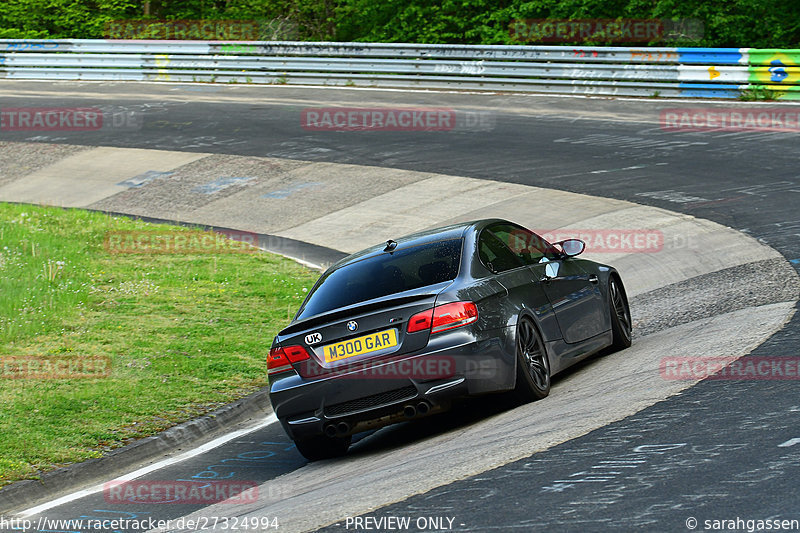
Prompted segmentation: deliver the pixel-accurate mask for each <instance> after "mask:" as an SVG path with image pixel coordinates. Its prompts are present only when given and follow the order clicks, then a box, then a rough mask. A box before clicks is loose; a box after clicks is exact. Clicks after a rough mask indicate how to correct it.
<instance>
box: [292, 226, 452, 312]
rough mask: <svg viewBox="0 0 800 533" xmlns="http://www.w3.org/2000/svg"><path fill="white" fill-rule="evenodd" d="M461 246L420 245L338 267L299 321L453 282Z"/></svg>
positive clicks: (312, 297) (449, 243)
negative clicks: (409, 291) (354, 305)
mask: <svg viewBox="0 0 800 533" xmlns="http://www.w3.org/2000/svg"><path fill="white" fill-rule="evenodd" d="M461 245H462V240H461V239H454V240H447V241H437V242H431V243H426V244H420V245H418V246H412V247H409V248H400V249H398V250H397V251H395V252H394V253H391V254H390V253H382V254H380V255H376V256H373V257H369V258H367V259H363V260H361V261H357V262H355V263H351V264H349V265H346V266H343V267H341V268H338V269H336V270H334V271H333V272H330V273H328V274H326V275H325V277H323V278H322V279H321V280H320V283H319V284H318V285H317V287H316V288H315V289H314V290H313V291H312V292H311V294H309V295H308V298H307V299H306V301H305V304H304V305H303V307H302V308H300V313H299V314H298V316H297V318H298V319H301V318H305V317H310V316H314V315H318V314H320V313H325V312H327V311H331V310H333V309H338V308H340V307H345V306H348V305H352V304H355V303H358V302H365V301H367V300H372V299H373V298H380V297H382V296H387V295H389V294H395V293H398V292H403V291H407V290H411V289H417V288H420V287H426V286H428V285H434V284H436V283H441V282H443V281H450V280H453V279H455V277H456V276H457V275H458V265H459V264H460V262H461Z"/></svg>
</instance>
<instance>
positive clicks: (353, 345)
mask: <svg viewBox="0 0 800 533" xmlns="http://www.w3.org/2000/svg"><path fill="white" fill-rule="evenodd" d="M393 346H397V330H396V329H387V330H386V331H379V332H377V333H370V334H369V335H364V336H362V337H357V338H355V339H348V340H346V341H342V342H337V343H334V344H328V345H327V346H324V347H323V356H324V358H325V362H326V363H333V362H335V361H341V360H342V359H347V358H348V357H355V356H357V355H363V354H365V353H372V352H377V351H378V350H384V349H385V348H392V347H393Z"/></svg>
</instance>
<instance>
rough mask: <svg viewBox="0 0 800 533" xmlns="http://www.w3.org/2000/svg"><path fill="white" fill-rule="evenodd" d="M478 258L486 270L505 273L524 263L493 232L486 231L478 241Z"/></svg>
mask: <svg viewBox="0 0 800 533" xmlns="http://www.w3.org/2000/svg"><path fill="white" fill-rule="evenodd" d="M478 256H479V257H480V259H481V262H482V263H483V264H484V265H486V268H488V269H489V270H493V271H495V272H503V271H505V270H511V269H512V268H517V267H519V266H522V261H520V260H519V258H518V257H517V256H515V255H514V254H513V253H511V250H509V249H508V247H507V246H506V245H505V244H503V243H502V242H501V241H500V239H498V238H497V237H496V236H495V235H494V234H493V233H492V232H490V231H487V230H484V231H483V232H481V236H480V238H479V239H478Z"/></svg>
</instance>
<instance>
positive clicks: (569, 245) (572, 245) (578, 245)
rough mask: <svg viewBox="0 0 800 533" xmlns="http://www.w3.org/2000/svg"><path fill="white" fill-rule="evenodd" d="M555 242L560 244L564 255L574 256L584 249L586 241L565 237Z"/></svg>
mask: <svg viewBox="0 0 800 533" xmlns="http://www.w3.org/2000/svg"><path fill="white" fill-rule="evenodd" d="M556 244H558V245H559V246H561V249H562V250H563V251H564V255H566V256H567V257H575V256H576V255H578V254H581V253H583V251H584V250H585V249H586V243H585V242H583V241H582V240H580V239H567V240H565V241H561V242H559V243H556Z"/></svg>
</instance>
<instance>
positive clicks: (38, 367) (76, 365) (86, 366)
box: [0, 355, 111, 379]
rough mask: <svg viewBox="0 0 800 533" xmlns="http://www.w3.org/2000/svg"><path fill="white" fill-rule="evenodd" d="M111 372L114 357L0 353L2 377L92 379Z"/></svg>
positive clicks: (103, 376)
mask: <svg viewBox="0 0 800 533" xmlns="http://www.w3.org/2000/svg"><path fill="white" fill-rule="evenodd" d="M109 374H111V358H110V357H108V356H103V355H95V356H70V357H66V356H36V355H30V356H25V355H11V356H2V357H0V379H91V378H105V377H108V376H109Z"/></svg>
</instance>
